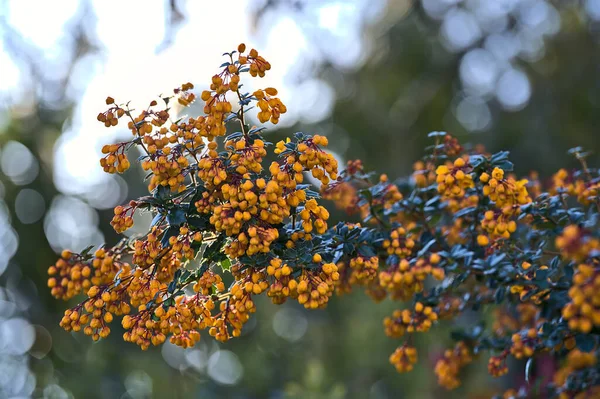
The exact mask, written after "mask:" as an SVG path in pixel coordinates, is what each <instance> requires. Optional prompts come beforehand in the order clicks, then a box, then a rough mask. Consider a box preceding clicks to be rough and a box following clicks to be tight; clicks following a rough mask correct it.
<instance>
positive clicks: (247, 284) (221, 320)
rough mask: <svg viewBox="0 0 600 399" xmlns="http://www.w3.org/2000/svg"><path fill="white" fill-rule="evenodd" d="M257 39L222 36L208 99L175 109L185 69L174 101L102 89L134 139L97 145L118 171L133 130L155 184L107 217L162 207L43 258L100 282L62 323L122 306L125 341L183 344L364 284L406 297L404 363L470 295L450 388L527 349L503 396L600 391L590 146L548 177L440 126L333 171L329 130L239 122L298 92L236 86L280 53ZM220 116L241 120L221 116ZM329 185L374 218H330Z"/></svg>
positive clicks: (88, 319)
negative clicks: (145, 218) (423, 142)
mask: <svg viewBox="0 0 600 399" xmlns="http://www.w3.org/2000/svg"><path fill="white" fill-rule="evenodd" d="M245 51H246V49H245V45H243V44H241V45H240V46H239V47H238V50H237V51H233V52H231V53H226V54H224V56H226V58H227V61H226V62H225V63H224V64H223V65H221V67H220V68H221V69H220V72H219V73H218V74H216V75H214V76H213V77H212V80H211V83H210V87H209V89H208V90H205V91H203V92H202V93H201V94H200V99H201V100H202V101H203V102H204V115H201V116H198V117H192V118H187V119H181V120H178V121H172V120H171V113H172V111H171V105H172V102H173V101H177V102H178V103H179V104H181V105H182V106H188V105H189V104H191V103H192V102H193V101H194V100H196V96H195V94H194V93H193V91H192V90H193V88H194V86H193V85H192V84H191V83H186V84H183V85H182V86H181V87H179V88H177V89H175V90H174V94H173V95H172V96H170V97H161V98H160V100H161V101H162V103H163V107H162V108H160V107H159V105H158V102H157V101H152V102H151V103H150V105H149V106H148V108H147V109H145V110H143V111H141V112H139V111H138V112H135V113H134V110H133V109H131V108H129V105H128V103H127V104H119V103H117V102H115V100H114V99H112V98H110V97H109V98H107V100H106V104H107V105H108V109H107V110H106V111H105V112H103V113H101V114H99V115H98V120H99V121H100V122H101V123H104V124H105V125H106V126H107V127H110V126H115V125H117V124H118V123H119V121H121V120H123V119H124V120H126V121H127V126H128V128H129V129H130V130H131V133H132V136H133V138H132V140H130V141H126V142H121V143H116V144H111V145H106V146H104V148H103V149H102V152H103V154H104V157H103V158H102V159H101V160H100V164H101V166H102V167H103V168H104V170H105V171H106V172H108V173H115V172H118V173H122V172H124V171H125V170H127V169H128V168H129V166H130V161H129V158H128V156H130V154H131V152H128V150H130V149H132V148H134V147H136V148H138V149H139V150H140V151H141V152H142V154H143V155H142V156H141V157H140V158H139V161H140V162H141V167H142V168H143V169H144V170H145V171H147V172H148V175H147V180H148V189H149V191H150V192H151V195H149V196H145V197H142V198H139V199H137V200H133V201H131V202H130V203H129V204H127V205H123V206H117V207H116V208H115V210H114V218H113V220H112V223H111V224H112V226H113V227H114V229H115V230H116V231H117V232H119V233H121V232H123V231H125V230H127V229H129V228H130V227H131V226H132V225H133V214H134V212H136V211H142V210H146V211H149V212H152V214H153V215H154V220H153V221H152V224H151V226H150V227H149V231H148V232H147V234H146V235H144V236H143V237H133V238H128V239H123V240H122V241H121V242H119V243H118V244H117V245H115V246H113V247H102V248H100V249H97V250H96V251H95V252H94V251H92V250H91V248H88V249H87V250H84V251H83V252H82V253H73V252H70V251H67V250H65V251H63V253H62V254H61V258H60V259H59V260H58V261H57V262H56V264H55V265H53V266H51V267H50V269H49V270H48V273H49V275H50V278H49V280H48V286H49V287H50V288H51V290H52V294H53V295H54V296H55V297H57V298H61V299H70V298H72V297H74V296H75V295H78V294H81V293H85V294H86V295H87V299H85V300H83V302H81V303H80V304H79V305H77V306H75V307H74V308H72V309H69V310H67V311H66V312H65V315H64V317H63V319H62V321H61V322H60V324H61V326H62V327H63V328H64V329H65V330H67V331H80V330H83V332H84V333H85V334H87V335H90V336H91V337H92V339H93V340H98V339H100V338H104V337H106V336H108V335H109V334H110V331H111V328H110V327H109V325H110V324H111V322H112V321H113V319H114V318H115V316H117V317H122V319H121V324H122V327H123V329H124V330H125V333H124V334H123V338H124V340H125V341H129V342H133V343H135V344H137V345H139V346H140V347H141V348H142V349H147V348H148V347H149V346H150V345H160V344H161V343H163V342H164V341H165V340H167V339H168V340H169V341H170V342H172V343H173V344H176V345H179V346H182V347H184V348H186V347H190V346H193V345H194V344H195V343H196V342H197V341H198V340H199V339H200V331H201V330H207V331H208V334H209V335H211V336H212V337H214V338H215V339H216V340H218V341H227V340H228V339H230V338H232V337H237V336H239V335H240V333H241V331H242V328H243V326H244V323H245V322H247V321H248V319H249V317H250V315H251V314H252V313H253V312H254V311H255V310H256V308H255V302H254V298H255V297H256V296H257V295H261V294H265V295H267V296H268V297H270V298H271V300H272V301H273V303H275V304H281V303H283V302H285V301H286V300H288V299H290V300H294V301H297V302H299V303H300V304H302V305H304V307H306V308H309V309H319V308H323V307H325V306H326V305H327V303H328V301H329V300H330V298H331V297H332V295H334V294H336V295H343V294H345V293H348V292H350V291H351V290H353V289H355V288H356V287H363V288H364V290H365V292H366V293H367V294H368V295H369V296H370V297H372V298H373V300H374V301H375V302H379V301H381V300H383V299H384V298H391V299H392V300H398V301H401V302H404V303H407V305H406V306H405V307H404V308H403V309H399V310H396V311H394V312H393V313H392V314H391V315H389V317H386V318H385V320H384V321H383V327H384V330H385V333H386V334H387V335H388V336H390V337H391V338H394V339H400V340H401V343H400V346H399V347H398V349H397V350H396V351H395V352H394V353H393V354H392V355H391V356H390V358H389V360H390V362H391V363H392V364H393V365H394V366H395V367H396V369H397V370H398V372H401V373H403V372H407V371H410V370H411V369H412V368H413V365H414V364H415V363H416V362H417V358H418V355H417V350H416V348H415V346H414V345H413V337H414V336H416V335H419V334H422V333H425V332H427V331H429V330H430V329H431V328H432V327H434V326H435V325H436V324H440V323H449V324H450V323H452V321H451V320H452V319H456V318H457V316H459V315H461V314H464V313H470V314H471V315H473V314H475V315H477V314H478V315H479V317H475V318H473V317H470V318H467V319H466V320H475V322H472V323H473V324H472V325H471V326H468V327H467V328H457V329H455V330H453V331H452V338H454V339H455V340H456V345H455V346H454V347H453V348H449V349H447V350H446V352H445V353H444V354H443V356H442V357H441V359H440V360H438V362H437V364H436V365H435V374H436V375H437V378H438V381H439V384H440V385H442V386H443V387H445V388H447V389H454V388H456V387H458V386H459V385H460V383H461V381H460V374H461V370H462V369H463V368H465V367H468V365H469V363H471V362H472V361H473V360H474V359H475V358H477V357H481V356H485V357H488V358H489V362H488V370H489V373H490V374H491V375H492V376H494V377H498V376H502V375H504V374H506V373H507V372H508V364H507V360H508V358H509V357H514V358H516V359H524V360H525V359H528V360H527V362H526V365H525V367H524V368H525V374H526V380H527V382H528V384H525V385H524V386H522V387H516V388H517V389H514V390H510V391H507V392H505V393H503V394H501V395H500V396H501V397H505V398H509V397H519V398H524V397H538V396H539V395H541V394H544V395H547V396H552V397H559V398H573V397H575V398H581V397H599V396H600V369H599V366H598V362H597V357H598V355H599V353H598V352H599V349H598V334H599V332H600V267H599V263H600V252H599V249H600V238H599V232H598V229H597V224H598V215H599V210H600V200H599V197H598V192H599V189H600V178H599V174H598V171H597V170H595V169H590V168H589V167H588V165H587V164H586V155H587V154H586V153H584V152H582V150H581V149H579V148H576V149H573V150H571V153H572V154H573V155H574V156H575V157H577V159H579V160H580V162H581V170H575V171H567V170H564V169H561V170H559V171H558V172H557V173H556V174H555V175H554V176H553V177H552V183H551V184H550V185H549V186H548V187H543V185H542V184H541V182H540V181H539V180H538V178H537V176H535V175H534V174H532V176H531V177H530V179H529V180H526V179H518V178H516V177H515V176H514V175H513V174H511V170H512V167H513V165H512V163H511V162H510V161H509V160H508V153H507V152H499V153H496V154H493V155H491V154H486V153H485V151H484V150H482V149H481V148H479V147H475V148H471V149H469V148H465V147H462V146H461V145H460V144H459V143H458V141H457V140H456V139H455V138H453V137H451V136H449V135H448V134H446V133H442V132H434V133H431V134H430V137H432V141H434V143H433V145H431V146H430V147H429V148H428V149H427V151H428V153H427V155H425V156H424V157H423V158H422V160H420V161H418V162H416V163H415V165H414V173H413V174H412V176H410V177H409V178H405V179H400V180H398V181H397V182H391V181H390V180H389V179H388V177H387V176H386V175H381V176H379V177H378V178H375V179H373V176H372V174H371V173H366V172H365V171H364V170H363V165H362V164H361V162H360V161H351V162H348V164H347V165H346V168H345V170H344V171H342V172H338V165H337V162H336V159H335V158H334V157H333V156H332V155H331V154H329V153H327V152H326V151H325V150H324V148H325V147H326V146H327V144H328V141H327V138H326V137H323V136H318V135H315V136H310V135H307V134H304V133H296V134H295V135H294V136H293V137H291V138H288V139H287V140H285V141H280V142H278V143H276V144H275V145H272V143H269V142H268V141H266V140H265V138H264V137H263V136H262V134H261V131H262V130H263V129H264V128H257V127H250V126H249V125H248V124H247V123H246V119H245V116H246V113H247V112H248V111H249V110H250V108H251V105H252V104H255V105H256V106H257V109H258V111H259V112H258V119H259V121H260V122H261V123H265V122H268V121H270V122H271V123H273V124H276V123H277V122H278V121H279V118H280V116H281V115H282V114H284V113H285V112H286V107H285V105H284V104H283V103H282V102H281V100H280V99H279V98H277V90H276V89H274V88H271V87H268V88H265V89H263V90H257V91H255V92H253V93H245V92H244V91H243V90H242V83H241V81H240V78H241V76H242V75H244V74H247V73H248V74H250V75H251V76H252V77H256V76H258V77H263V76H264V75H265V73H266V72H267V71H268V70H269V69H270V68H271V65H270V64H269V63H268V62H267V61H266V60H265V59H264V58H263V57H262V56H260V55H259V54H258V52H257V51H256V50H254V49H253V50H250V51H249V52H248V53H246V52H245ZM232 99H234V100H235V101H233V103H232V102H231V101H230V100H232ZM226 127H227V128H229V130H232V128H235V127H239V130H240V131H236V132H233V133H231V134H229V135H226V134H227V130H228V129H227V128H226ZM269 157H270V158H271V159H275V160H274V161H267V159H268V158H269ZM307 173H310V174H311V175H312V176H313V177H314V178H315V179H316V180H318V181H320V183H321V186H320V193H319V192H317V191H313V189H311V187H313V186H311V185H310V184H306V174H307ZM373 180H375V181H373ZM314 190H318V189H316V188H314ZM544 190H545V191H544ZM319 198H323V199H326V200H331V201H333V203H334V204H335V205H336V206H337V207H338V208H340V209H343V210H345V211H346V212H347V213H348V214H349V215H355V217H356V216H358V217H359V218H360V219H361V220H362V222H361V223H338V224H337V225H335V226H329V225H328V219H329V212H328V210H327V209H326V208H325V207H323V205H321V204H320V202H319ZM226 282H227V284H226ZM229 282H231V284H229ZM463 323H464V320H463ZM460 324H461V323H456V322H455V323H454V326H459V325H460ZM548 356H550V357H551V358H553V359H554V360H553V362H554V363H553V364H555V365H556V367H554V368H555V370H554V375H553V376H547V378H548V379H547V380H546V381H545V383H544V384H539V383H538V384H536V383H535V381H534V380H533V378H532V375H531V374H532V372H531V370H532V369H533V368H534V366H535V365H534V359H536V358H538V359H539V358H544V357H548ZM511 364H512V363H511ZM516 364H520V363H519V362H516ZM520 367H523V366H522V364H521V365H520ZM544 377H545V376H539V377H538V378H537V379H538V382H539V380H540V378H544Z"/></svg>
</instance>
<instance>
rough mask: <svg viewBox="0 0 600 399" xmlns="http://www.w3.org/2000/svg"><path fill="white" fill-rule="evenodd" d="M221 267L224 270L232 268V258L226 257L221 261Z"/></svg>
mask: <svg viewBox="0 0 600 399" xmlns="http://www.w3.org/2000/svg"><path fill="white" fill-rule="evenodd" d="M221 269H222V270H223V271H229V270H230V269H231V259H229V258H226V259H223V260H222V261H221Z"/></svg>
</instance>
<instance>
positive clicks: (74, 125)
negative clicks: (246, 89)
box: [0, 0, 600, 399]
mask: <svg viewBox="0 0 600 399" xmlns="http://www.w3.org/2000/svg"><path fill="white" fill-rule="evenodd" d="M599 40H600V0H584V1H570V0H557V1H549V0H412V1H411V0H388V1H385V0H339V1H336V0H230V1H227V2H225V1H215V0H187V1H186V0H146V1H144V0H136V1H113V0H109V1H106V0H105V1H100V0H57V1H44V0H0V398H26V397H36V398H38V397H44V398H73V397H74V398H107V399H108V398H132V399H138V398H332V399H333V398H346V397H348V398H377V399H380V398H381V399H384V398H439V397H449V398H450V397H455V398H464V397H486V396H489V395H490V394H491V393H493V392H500V391H502V390H503V389H505V387H506V386H507V384H509V385H514V382H515V381H516V382H517V383H519V381H521V380H522V376H521V374H522V372H521V370H522V366H523V365H519V364H515V365H514V367H512V370H511V373H510V374H509V375H508V376H506V377H505V378H502V379H499V380H492V379H491V378H490V377H486V376H485V374H486V373H485V364H486V359H485V358H482V359H480V361H479V362H478V363H475V364H474V365H473V366H470V367H469V368H467V370H466V372H465V373H464V384H463V386H462V387H461V388H460V389H459V390H458V391H456V392H453V393H452V394H449V393H446V392H443V391H441V390H440V389H439V388H437V387H436V384H435V377H434V375H433V370H432V369H433V364H434V363H435V360H436V359H437V358H438V357H439V356H441V353H442V351H443V349H444V347H446V346H450V345H451V344H452V342H451V341H450V339H449V338H448V336H447V333H448V331H449V330H450V329H451V328H452V325H443V326H441V327H440V328H438V332H436V333H434V334H429V336H428V337H419V338H422V339H420V340H418V342H417V344H418V346H419V348H420V366H419V367H418V368H417V369H416V370H415V371H414V372H413V373H411V374H406V375H399V374H397V373H396V372H395V370H394V369H393V367H392V366H391V365H390V364H389V363H388V356H389V355H390V354H391V353H392V352H393V350H394V349H395V347H396V346H397V345H398V344H399V343H398V342H397V341H394V340H391V339H388V338H387V337H385V335H384V332H383V328H382V319H383V317H384V316H385V315H387V314H388V313H390V312H391V311H392V310H393V309H395V308H397V307H398V306H399V304H397V303H391V302H385V303H383V304H381V305H374V304H373V303H372V302H371V301H370V299H368V297H367V296H366V295H364V294H363V293H361V292H356V293H353V294H352V295H350V296H348V297H344V298H334V299H333V300H332V301H331V302H330V305H329V307H328V308H327V309H326V310H323V311H312V312H308V311H305V310H304V309H303V308H301V307H299V306H294V304H285V305H283V306H275V305H271V304H270V303H267V301H262V302H261V303H259V305H260V306H258V309H259V310H258V312H257V314H256V315H255V317H254V318H253V319H251V322H249V324H248V325H247V326H246V327H245V330H244V334H243V336H242V337H241V338H240V339H236V340H233V341H231V342H230V343H227V344H217V343H215V342H213V341H212V340H211V339H209V338H207V337H205V338H204V339H203V340H202V341H201V343H200V344H199V345H198V346H197V347H196V348H194V349H190V350H181V349H179V348H177V347H174V346H172V345H170V344H165V345H164V346H163V347H161V348H154V349H151V350H149V351H147V352H141V351H139V349H138V348H137V347H136V346H134V345H131V344H126V343H124V342H123V341H122V340H121V338H120V334H119V332H118V328H115V330H117V331H115V332H114V333H113V334H112V335H111V336H110V337H109V338H108V339H106V340H103V341H101V342H99V343H95V344H93V343H92V341H91V340H89V339H87V338H86V337H84V336H83V335H82V334H80V335H71V334H69V333H66V332H64V331H62V330H61V329H60V328H59V327H58V322H59V320H60V317H61V316H62V312H63V311H64V309H65V308H66V307H67V306H68V305H69V304H67V303H64V302H60V301H56V300H54V299H53V298H52V297H51V296H50V295H49V290H48V289H47V287H46V280H47V276H46V270H47V268H48V266H49V265H51V264H52V263H53V262H54V260H55V258H56V256H57V255H56V254H57V252H59V251H60V250H62V249H63V248H71V249H73V250H81V249H83V248H84V247H86V246H88V245H91V244H94V245H100V244H102V243H104V242H106V243H109V244H112V243H114V242H116V240H117V239H118V237H117V236H116V235H115V233H114V232H113V231H112V229H111V228H110V226H109V221H110V219H111V217H112V208H113V207H114V206H115V205H118V204H120V203H123V202H124V201H126V200H128V199H131V198H135V197H137V196H140V195H144V193H145V187H144V186H143V184H142V182H141V177H142V173H141V171H140V170H139V169H135V168H132V170H130V171H129V172H128V173H126V174H125V175H123V176H109V175H105V174H103V173H102V172H101V168H100V167H99V164H98V159H99V154H100V148H101V146H102V145H103V144H105V143H110V142H113V141H115V140H117V138H118V137H127V136H128V134H129V133H128V132H127V131H124V130H123V129H122V128H121V127H119V128H115V129H105V128H104V127H103V126H102V125H101V124H99V123H98V122H97V121H96V115H97V113H98V112H100V111H103V110H104V99H105V98H106V97H107V96H109V95H110V96H112V97H114V98H116V99H117V102H125V101H127V100H132V102H133V104H138V105H145V104H147V103H148V102H149V101H150V100H151V99H153V98H156V96H157V95H158V94H161V93H169V92H170V90H172V88H173V87H176V86H177V85H179V84H181V83H183V82H187V81H191V82H193V83H194V84H195V85H196V89H198V90H202V88H203V87H204V85H205V83H207V82H209V79H210V76H212V74H213V72H214V71H215V70H216V67H218V65H220V63H221V61H220V55H221V53H223V52H224V51H230V50H232V49H234V48H236V46H237V44H238V43H240V42H242V41H243V42H246V43H247V45H248V46H249V47H255V48H257V49H258V50H259V52H261V53H262V54H264V56H265V58H267V59H268V60H269V61H270V62H271V64H272V65H273V68H272V70H271V71H270V74H269V75H268V76H267V78H265V80H264V81H261V82H255V84H259V85H261V86H274V87H277V88H278V89H279V90H280V93H281V98H282V100H283V102H284V103H285V104H286V105H287V106H288V110H289V112H288V114H286V115H284V117H283V118H282V120H281V122H280V124H279V125H278V126H277V127H270V128H269V130H268V131H267V135H268V137H269V138H270V139H272V140H271V141H274V140H278V139H279V138H281V137H283V136H284V135H287V134H290V133H293V132H295V131H305V132H307V133H312V134H322V135H326V136H328V137H329V141H330V147H331V149H332V150H333V151H334V152H335V154H336V155H337V156H338V157H339V159H340V160H341V161H342V162H344V161H345V160H347V159H355V158H361V159H362V160H363V161H364V163H365V165H366V166H367V167H368V168H369V169H375V170H378V171H381V172H386V173H388V174H389V175H390V176H392V177H397V176H401V175H405V174H407V173H409V172H410V171H411V168H412V163H413V162H414V161H415V160H416V159H417V158H418V157H419V156H420V155H421V154H422V148H423V147H424V146H425V145H426V144H427V138H426V133H427V132H429V131H433V130H445V131H448V132H451V133H452V134H454V135H456V136H458V137H459V138H460V139H461V140H462V141H468V142H472V143H482V144H485V145H486V147H487V148H488V149H489V150H490V151H498V150H501V149H507V150H510V151H511V154H512V155H511V158H512V159H513V160H514V161H515V163H516V165H517V172H519V173H521V174H527V173H528V171H530V170H532V169H535V170H537V171H539V172H540V174H541V176H542V177H546V178H547V177H549V176H550V175H551V173H553V172H554V171H556V170H557V169H558V168H559V167H561V166H567V167H569V166H570V165H574V164H573V162H572V160H571V159H570V158H569V157H568V155H567V154H566V151H567V150H568V149H569V148H571V147H574V146H578V145H580V146H583V147H585V148H586V149H589V150H592V151H594V154H597V153H598V150H600V136H599V132H598V122H600V112H599V111H598V108H599V106H600V43H599ZM197 111H199V109H198V108H192V109H191V110H190V111H189V112H190V113H192V112H197ZM593 158H595V159H596V160H597V158H598V157H597V156H596V155H593ZM341 216H342V215H339V214H334V217H335V218H339V217H341ZM144 223H147V221H145V220H143V219H140V220H137V221H136V226H143V225H144ZM469 322H472V318H470V317H469V315H467V317H466V318H463V319H460V320H459V321H457V322H456V323H469Z"/></svg>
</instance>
